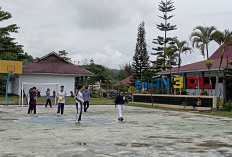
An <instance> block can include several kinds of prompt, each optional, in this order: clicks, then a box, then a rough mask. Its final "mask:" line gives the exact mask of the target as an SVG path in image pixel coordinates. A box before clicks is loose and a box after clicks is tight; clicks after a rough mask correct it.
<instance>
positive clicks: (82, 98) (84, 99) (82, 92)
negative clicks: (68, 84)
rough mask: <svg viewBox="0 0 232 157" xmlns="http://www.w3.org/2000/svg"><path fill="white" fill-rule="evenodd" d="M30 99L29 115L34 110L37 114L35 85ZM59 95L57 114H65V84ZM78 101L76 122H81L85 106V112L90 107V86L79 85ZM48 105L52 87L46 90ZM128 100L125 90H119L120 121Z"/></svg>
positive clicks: (76, 98) (117, 98) (76, 94)
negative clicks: (124, 93)
mask: <svg viewBox="0 0 232 157" xmlns="http://www.w3.org/2000/svg"><path fill="white" fill-rule="evenodd" d="M29 96H30V101H29V108H28V115H32V112H34V116H37V114H36V102H37V97H36V87H33V88H31V89H30V91H29ZM57 97H58V109H57V116H62V115H63V114H64V105H65V99H66V97H67V94H66V92H65V91H64V86H63V85H62V86H60V90H59V91H58V92H57ZM74 99H75V101H76V110H77V111H76V121H75V124H80V121H81V116H82V110H83V106H84V112H87V110H88V108H89V101H90V93H89V91H88V87H85V89H84V87H83V86H78V90H77V92H76V93H75V97H74ZM46 100H47V101H46V105H45V107H47V105H48V104H49V105H50V107H52V105H51V99H50V89H47V91H46ZM126 101H127V99H126V97H125V96H124V95H123V90H121V91H120V92H119V94H118V95H117V96H116V98H115V108H116V106H117V107H118V114H119V118H118V120H119V121H123V117H122V111H123V105H124V103H125V102H126Z"/></svg>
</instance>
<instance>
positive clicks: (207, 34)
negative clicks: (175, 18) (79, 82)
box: [190, 26, 217, 85]
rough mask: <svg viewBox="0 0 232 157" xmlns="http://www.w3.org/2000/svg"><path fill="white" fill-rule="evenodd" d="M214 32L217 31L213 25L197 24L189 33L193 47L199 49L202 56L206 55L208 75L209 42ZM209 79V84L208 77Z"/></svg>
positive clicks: (212, 38)
mask: <svg viewBox="0 0 232 157" xmlns="http://www.w3.org/2000/svg"><path fill="white" fill-rule="evenodd" d="M216 33H217V29H216V28H215V27H214V26H210V27H203V26H197V27H195V28H194V29H193V33H191V35H190V40H191V41H192V45H193V47H194V48H197V49H199V50H200V51H201V54H202V55H203V56H204V57H205V56H206V67H207V68H208V70H209V76H210V68H211V66H210V63H211V61H210V60H209V44H210V42H212V41H213V40H214V37H215V34H216ZM205 50H206V52H205ZM205 53H206V54H205ZM209 80H210V84H211V78H210V77H209ZM211 85H212V84H211Z"/></svg>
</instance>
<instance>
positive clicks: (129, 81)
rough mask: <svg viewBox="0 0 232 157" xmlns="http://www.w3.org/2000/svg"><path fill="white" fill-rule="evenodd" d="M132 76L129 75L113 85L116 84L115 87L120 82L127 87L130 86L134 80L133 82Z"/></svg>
mask: <svg viewBox="0 0 232 157" xmlns="http://www.w3.org/2000/svg"><path fill="white" fill-rule="evenodd" d="M132 77H133V76H128V77H126V78H124V79H123V80H121V81H119V82H117V83H115V84H114V85H113V86H114V87H117V86H119V85H120V83H122V84H124V85H125V86H126V87H130V85H131V84H132V82H131V80H132Z"/></svg>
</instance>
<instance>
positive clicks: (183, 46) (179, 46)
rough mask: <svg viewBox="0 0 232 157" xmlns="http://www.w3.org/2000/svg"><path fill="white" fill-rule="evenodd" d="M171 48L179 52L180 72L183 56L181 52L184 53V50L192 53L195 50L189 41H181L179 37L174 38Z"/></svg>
mask: <svg viewBox="0 0 232 157" xmlns="http://www.w3.org/2000/svg"><path fill="white" fill-rule="evenodd" d="M171 48H172V49H173V50H174V51H176V52H177V53H178V64H177V65H178V73H179V71H180V65H181V62H182V61H181V57H180V55H181V53H184V52H185V54H186V53H187V52H189V53H192V51H193V50H192V48H191V47H189V46H188V43H187V41H179V40H177V39H175V40H174V44H173V45H171Z"/></svg>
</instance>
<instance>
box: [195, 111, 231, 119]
mask: <svg viewBox="0 0 232 157" xmlns="http://www.w3.org/2000/svg"><path fill="white" fill-rule="evenodd" d="M199 114H204V115H210V116H218V117H228V118H232V111H230V112H228V111H214V112H211V111H200V112H199Z"/></svg>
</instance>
